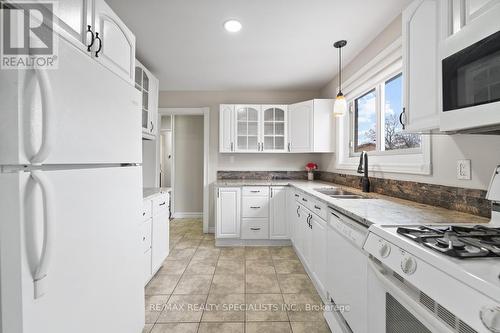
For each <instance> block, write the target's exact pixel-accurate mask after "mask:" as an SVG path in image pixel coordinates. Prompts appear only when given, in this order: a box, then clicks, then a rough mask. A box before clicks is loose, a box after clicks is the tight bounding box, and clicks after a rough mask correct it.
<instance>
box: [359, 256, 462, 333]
mask: <svg viewBox="0 0 500 333" xmlns="http://www.w3.org/2000/svg"><path fill="white" fill-rule="evenodd" d="M368 267H369V268H370V270H371V271H372V272H373V274H374V275H375V276H376V277H377V279H378V280H379V281H380V282H381V283H382V284H383V285H384V288H385V289H387V290H388V291H389V292H390V293H391V294H392V295H393V296H395V297H396V299H397V300H398V302H400V303H401V305H403V306H404V307H406V308H409V309H411V311H413V312H414V314H415V315H416V316H417V318H418V319H419V320H421V321H422V322H423V324H425V325H427V326H428V327H429V328H430V329H431V331H432V332H449V333H452V331H451V330H450V329H449V328H448V326H446V325H445V324H444V323H442V322H441V321H439V320H438V319H436V318H434V317H433V316H432V315H431V314H430V313H429V311H428V310H426V309H424V308H423V307H422V306H421V305H420V304H418V303H417V302H416V301H415V300H414V299H413V298H411V297H410V296H408V295H407V294H406V293H405V292H404V291H403V290H401V289H400V288H398V287H397V286H395V285H394V284H393V283H392V282H391V281H390V280H389V278H387V276H386V275H385V274H384V273H383V272H381V271H380V270H381V269H383V268H382V267H380V265H378V264H376V263H375V262H374V261H373V259H372V258H369V259H368Z"/></svg>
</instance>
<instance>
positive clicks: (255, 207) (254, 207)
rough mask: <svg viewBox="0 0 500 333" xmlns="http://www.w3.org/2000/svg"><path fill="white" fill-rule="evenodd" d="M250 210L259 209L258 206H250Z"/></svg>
mask: <svg viewBox="0 0 500 333" xmlns="http://www.w3.org/2000/svg"><path fill="white" fill-rule="evenodd" d="M250 208H252V209H259V208H260V207H259V206H250Z"/></svg>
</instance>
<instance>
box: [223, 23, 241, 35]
mask: <svg viewBox="0 0 500 333" xmlns="http://www.w3.org/2000/svg"><path fill="white" fill-rule="evenodd" d="M241 27H242V25H241V22H240V21H237V20H228V21H226V22H224V29H226V31H228V32H232V33H234V32H238V31H240V30H241Z"/></svg>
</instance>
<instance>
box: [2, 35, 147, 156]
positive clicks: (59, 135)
mask: <svg viewBox="0 0 500 333" xmlns="http://www.w3.org/2000/svg"><path fill="white" fill-rule="evenodd" d="M58 52H59V53H58V59H59V60H58V61H59V64H58V68H57V69H50V70H49V69H39V70H9V71H2V79H1V80H0V110H1V112H0V165H26V164H31V163H33V164H113V163H140V162H141V160H142V155H141V136H142V134H141V133H142V132H141V131H142V130H141V110H140V104H141V102H140V101H141V96H140V94H139V92H138V91H137V90H136V89H135V88H134V87H132V86H131V84H130V83H128V82H126V81H124V80H123V79H121V78H120V77H118V76H117V75H116V74H114V73H112V72H111V71H109V70H108V69H106V68H105V67H103V66H102V65H101V64H99V63H98V62H97V61H95V60H93V59H92V58H91V57H88V56H86V55H85V54H83V53H82V51H81V50H78V49H77V48H75V47H74V46H73V45H71V44H69V43H68V42H66V41H65V40H63V39H60V40H59V43H58Z"/></svg>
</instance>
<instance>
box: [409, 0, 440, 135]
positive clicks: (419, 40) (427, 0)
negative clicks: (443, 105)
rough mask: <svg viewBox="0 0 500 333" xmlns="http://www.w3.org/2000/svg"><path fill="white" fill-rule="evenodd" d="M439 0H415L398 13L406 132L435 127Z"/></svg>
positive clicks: (437, 80)
mask: <svg viewBox="0 0 500 333" xmlns="http://www.w3.org/2000/svg"><path fill="white" fill-rule="evenodd" d="M439 7H440V1H439V0H415V1H413V2H412V3H411V4H410V5H409V6H408V7H407V8H406V9H405V10H404V11H403V16H402V24H403V27H402V30H403V35H402V36H403V37H402V39H403V78H404V88H403V100H404V102H403V105H404V107H403V110H402V114H401V118H400V119H401V122H402V123H403V124H404V126H403V127H404V129H405V130H406V131H408V132H421V131H427V130H432V129H437V128H439V101H438V89H439V88H438V86H439V84H438V82H439V76H440V66H439V62H438V57H439V55H438V42H439V31H440V30H439Z"/></svg>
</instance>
